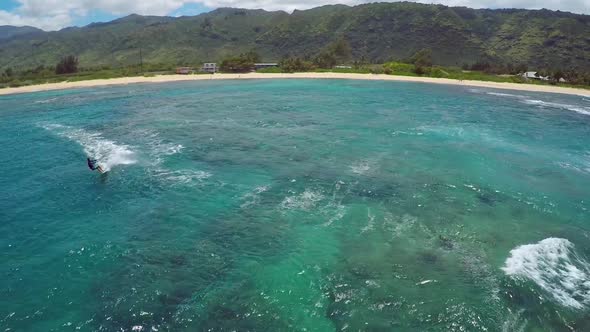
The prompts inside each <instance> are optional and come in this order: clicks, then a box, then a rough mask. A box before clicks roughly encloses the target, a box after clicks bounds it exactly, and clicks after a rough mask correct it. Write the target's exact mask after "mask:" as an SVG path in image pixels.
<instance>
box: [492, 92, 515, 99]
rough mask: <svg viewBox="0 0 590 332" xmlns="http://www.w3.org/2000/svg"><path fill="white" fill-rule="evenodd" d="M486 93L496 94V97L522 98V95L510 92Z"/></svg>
mask: <svg viewBox="0 0 590 332" xmlns="http://www.w3.org/2000/svg"><path fill="white" fill-rule="evenodd" d="M486 94H488V95H492V96H498V97H511V98H524V96H523V95H515V94H511V93H501V92H486Z"/></svg>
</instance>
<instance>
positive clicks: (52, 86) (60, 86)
mask: <svg viewBox="0 0 590 332" xmlns="http://www.w3.org/2000/svg"><path fill="white" fill-rule="evenodd" d="M243 79H350V80H373V81H395V82H414V83H431V84H447V85H459V86H470V87H480V88H492V89H502V90H518V91H530V92H544V93H561V94H568V95H576V96H582V97H590V90H586V89H579V88H569V87H560V86H551V85H536V84H526V83H507V82H490V81H460V80H454V79H448V78H433V77H415V76H395V75H385V74H353V73H330V72H328V73H314V72H310V73H276V74H271V73H268V74H264V73H246V74H213V75H206V74H202V75H159V76H153V77H145V76H136V77H120V78H111V79H97V80H88V81H77V82H61V83H47V84H38V85H29V86H23V87H17V88H4V89H0V96H2V95H12V94H23V93H32V92H42V91H53V90H65V89H76V88H90V87H99V86H109V85H127V84H136V83H167V82H187V81H205V80H243Z"/></svg>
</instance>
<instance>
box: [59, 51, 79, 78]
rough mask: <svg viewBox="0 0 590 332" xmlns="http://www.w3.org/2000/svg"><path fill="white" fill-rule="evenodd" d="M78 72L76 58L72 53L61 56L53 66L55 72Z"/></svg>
mask: <svg viewBox="0 0 590 332" xmlns="http://www.w3.org/2000/svg"><path fill="white" fill-rule="evenodd" d="M77 72H78V58H77V57H75V56H73V55H68V56H65V57H63V58H62V59H61V60H60V61H59V63H58V64H57V65H56V66H55V73H56V74H58V75H59V74H73V73H77Z"/></svg>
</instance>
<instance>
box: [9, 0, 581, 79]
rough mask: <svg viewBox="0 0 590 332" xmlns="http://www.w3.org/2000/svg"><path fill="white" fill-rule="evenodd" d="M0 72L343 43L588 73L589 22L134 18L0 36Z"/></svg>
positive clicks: (357, 53)
mask: <svg viewBox="0 0 590 332" xmlns="http://www.w3.org/2000/svg"><path fill="white" fill-rule="evenodd" d="M1 36H2V34H1V30H0V68H8V67H14V68H34V67H36V66H40V65H44V66H53V65H55V63H56V62H57V61H58V60H59V58H60V57H62V56H64V55H69V54H72V55H77V56H78V57H79V58H80V64H81V65H82V66H84V67H97V66H115V67H116V66H126V65H130V64H137V63H138V61H139V50H140V49H141V53H142V57H143V60H144V61H145V62H153V63H173V64H178V65H182V64H192V65H196V64H198V63H200V62H206V61H220V60H221V59H223V58H224V57H228V56H232V55H236V54H238V53H241V52H247V51H250V50H255V51H256V52H258V53H259V54H261V56H262V57H263V58H264V59H265V60H273V61H278V60H280V59H281V58H283V57H287V56H297V57H302V58H310V57H314V56H316V55H318V54H319V53H321V52H322V50H324V49H325V48H326V46H327V45H329V44H330V43H334V42H335V41H338V40H340V39H344V40H346V41H347V42H348V43H349V44H350V46H351V50H352V59H356V60H360V59H364V60H366V61H370V62H384V61H388V60H392V59H394V60H395V59H403V58H407V57H409V56H411V55H412V54H413V53H414V52H416V51H418V50H420V49H424V48H430V49H431V50H432V54H433V60H434V62H435V63H437V64H441V65H453V66H460V65H462V64H472V63H475V62H478V61H490V62H502V63H523V64H527V65H529V66H531V67H539V68H564V69H565V68H578V69H580V70H585V71H589V70H590V16H588V15H582V14H573V13H569V12H563V11H551V10H547V9H541V10H526V9H510V8H508V9H471V8H467V7H448V6H444V5H428V4H418V3H412V2H396V3H370V4H361V5H357V6H346V5H326V6H321V7H316V8H312V9H306V10H296V11H293V12H292V13H286V12H284V11H266V10H261V9H259V10H250V9H240V8H219V9H216V10H213V11H211V12H208V13H202V14H199V15H196V16H181V17H167V16H141V15H136V14H133V15H129V16H126V17H123V18H119V19H116V20H113V21H111V22H103V23H92V24H89V25H87V26H85V27H75V28H66V29H62V30H60V31H52V32H38V31H36V32H34V33H23V34H17V35H12V36H11V37H9V38H4V39H2V38H1Z"/></svg>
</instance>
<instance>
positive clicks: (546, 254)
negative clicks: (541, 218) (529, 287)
mask: <svg viewBox="0 0 590 332" xmlns="http://www.w3.org/2000/svg"><path fill="white" fill-rule="evenodd" d="M502 270H504V272H505V273H506V274H507V275H508V276H510V277H512V278H513V279H515V280H530V281H533V282H534V283H536V284H537V285H538V286H539V287H541V289H543V290H544V291H546V292H547V293H549V294H550V295H551V296H552V297H553V298H554V299H555V300H556V301H557V302H559V303H560V304H561V305H563V306H566V307H569V308H575V309H583V308H584V307H586V306H588V305H590V264H588V262H587V261H585V260H584V259H583V258H581V257H579V256H578V255H577V254H576V252H575V251H574V245H573V244H572V243H571V242H570V241H568V240H566V239H560V238H547V239H544V240H542V241H540V242H538V243H536V244H527V245H522V246H519V247H516V248H515V249H512V250H511V251H510V257H508V259H506V262H505V265H504V267H502Z"/></svg>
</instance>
